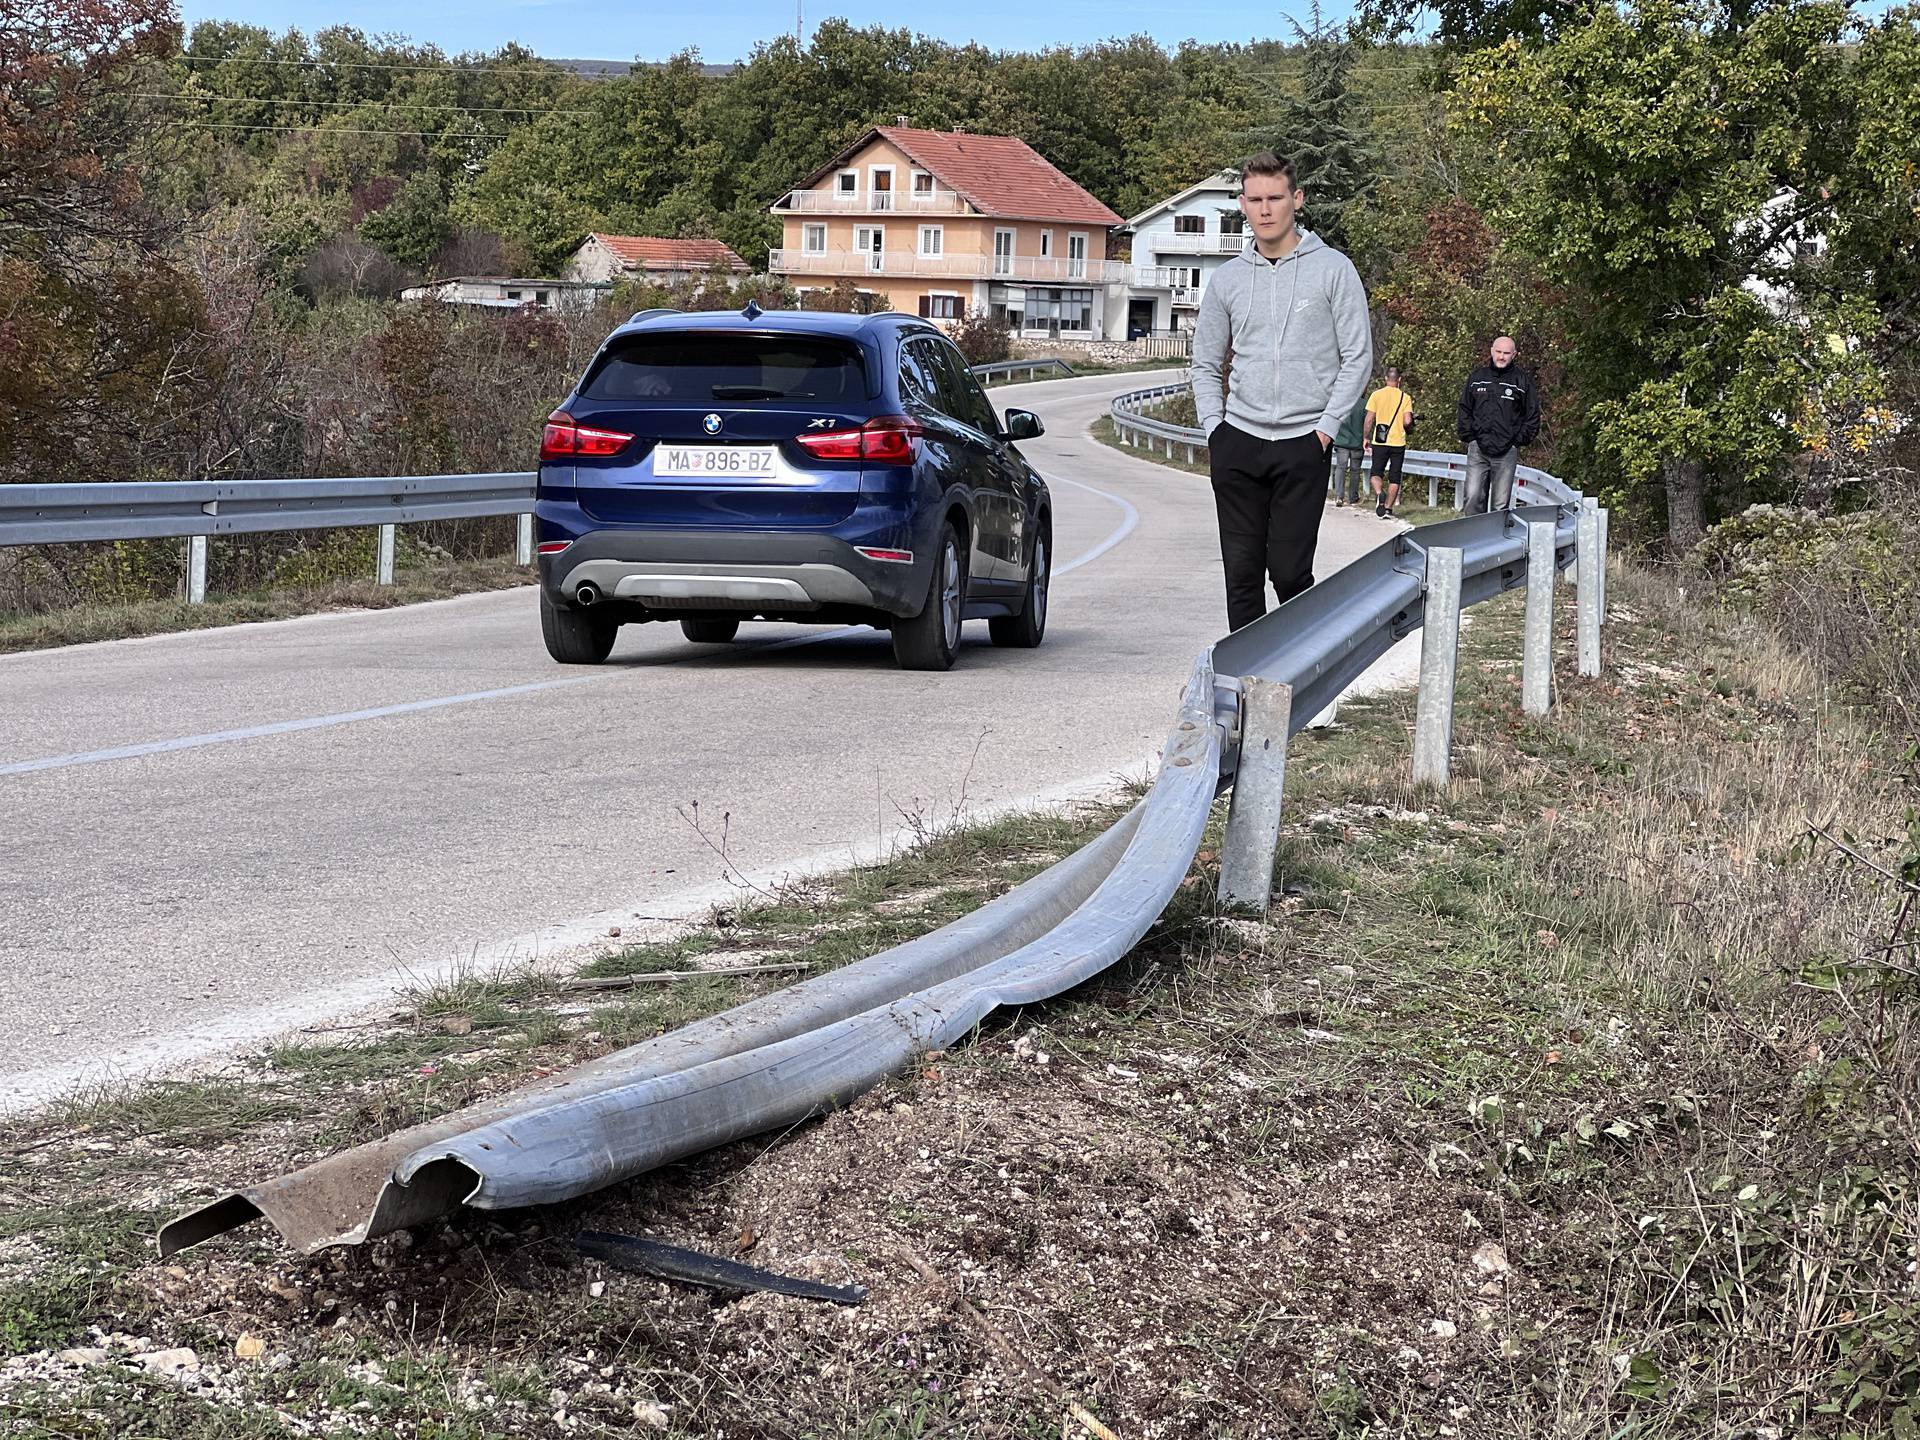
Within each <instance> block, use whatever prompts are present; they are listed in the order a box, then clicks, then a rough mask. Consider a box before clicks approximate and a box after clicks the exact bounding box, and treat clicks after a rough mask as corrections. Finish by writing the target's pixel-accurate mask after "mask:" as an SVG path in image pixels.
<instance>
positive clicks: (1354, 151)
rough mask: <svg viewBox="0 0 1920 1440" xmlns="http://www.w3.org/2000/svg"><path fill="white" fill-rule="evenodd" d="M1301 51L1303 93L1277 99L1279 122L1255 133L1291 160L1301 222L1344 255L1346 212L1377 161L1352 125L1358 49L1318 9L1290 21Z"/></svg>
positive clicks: (1368, 183) (1368, 185)
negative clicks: (1301, 203) (1302, 195)
mask: <svg viewBox="0 0 1920 1440" xmlns="http://www.w3.org/2000/svg"><path fill="white" fill-rule="evenodd" d="M1287 23H1288V24H1290V25H1291V26H1293V30H1294V34H1295V35H1296V36H1297V37H1298V38H1299V41H1300V45H1301V59H1302V62H1303V71H1304V73H1303V75H1302V77H1301V80H1302V93H1301V94H1300V95H1297V96H1296V95H1290V94H1283V95H1281V96H1279V97H1278V102H1279V104H1278V108H1279V112H1280V118H1279V119H1278V120H1277V121H1276V122H1275V123H1273V124H1270V125H1265V126H1261V127H1259V128H1258V129H1256V130H1255V131H1253V132H1251V134H1252V135H1253V137H1254V140H1255V143H1256V146H1257V147H1259V148H1270V149H1273V150H1275V151H1277V152H1278V153H1279V154H1280V155H1282V156H1284V157H1286V158H1288V159H1291V160H1292V161H1293V168H1294V177H1295V181H1296V183H1297V184H1298V186H1299V188H1300V189H1302V190H1304V191H1306V192H1307V204H1306V207H1305V208H1304V209H1303V210H1302V211H1301V216H1300V218H1301V223H1302V224H1303V225H1305V226H1306V228H1308V229H1309V230H1311V231H1313V233H1314V234H1316V235H1318V236H1320V238H1321V239H1323V240H1325V241H1326V242H1327V243H1328V244H1330V245H1335V246H1339V247H1341V248H1343V249H1344V248H1346V244H1347V237H1346V231H1345V227H1344V224H1343V221H1344V217H1345V215H1346V212H1347V207H1348V206H1350V205H1351V204H1353V202H1354V201H1355V200H1358V199H1360V198H1361V197H1362V196H1364V195H1366V194H1367V193H1368V192H1369V191H1370V190H1371V189H1372V188H1373V185H1374V177H1375V175H1376V173H1377V169H1378V161H1377V158H1376V157H1375V156H1374V155H1373V153H1372V151H1371V150H1370V149H1369V148H1368V146H1367V144H1366V142H1365V141H1363V140H1362V139H1361V138H1360V136H1359V135H1358V133H1357V132H1356V129H1355V126H1354V124H1353V112H1354V94H1353V90H1352V78H1353V66H1354V60H1355V58H1356V56H1355V46H1354V43H1353V41H1352V39H1351V38H1350V36H1349V34H1348V32H1347V30H1346V29H1345V27H1342V26H1338V25H1334V24H1331V23H1327V22H1324V21H1322V19H1321V18H1320V6H1319V5H1318V4H1317V3H1316V4H1315V5H1314V6H1313V10H1312V20H1311V23H1310V24H1308V25H1304V26H1303V25H1302V24H1301V23H1300V22H1299V21H1298V20H1294V19H1292V18H1291V17H1289V18H1288V21H1287Z"/></svg>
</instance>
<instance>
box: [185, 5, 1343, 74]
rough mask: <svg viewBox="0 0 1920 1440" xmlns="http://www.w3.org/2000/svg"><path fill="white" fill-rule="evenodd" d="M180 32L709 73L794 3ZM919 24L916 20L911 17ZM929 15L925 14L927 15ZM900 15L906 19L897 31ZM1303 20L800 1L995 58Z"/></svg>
mask: <svg viewBox="0 0 1920 1440" xmlns="http://www.w3.org/2000/svg"><path fill="white" fill-rule="evenodd" d="M180 9H181V18H182V19H184V20H185V21H186V23H187V25H188V26H189V27H191V26H192V25H193V24H194V23H195V22H196V21H200V20H237V21H241V22H244V23H246V24H249V25H264V26H265V27H267V28H268V29H269V30H272V31H274V32H275V33H278V32H280V31H283V30H286V29H288V28H290V27H291V28H298V29H300V30H302V31H304V32H306V33H307V34H309V35H311V34H312V33H313V32H314V31H316V30H322V29H325V28H326V27H327V26H329V25H352V26H354V27H356V28H358V29H360V30H363V31H365V32H366V33H367V34H369V35H381V34H388V33H393V34H400V35H404V36H406V37H407V38H409V39H412V40H415V41H419V42H422V43H431V44H435V45H438V46H439V47H440V48H441V49H442V50H445V51H447V52H449V53H458V52H460V51H463V50H474V51H481V50H495V49H498V48H499V47H500V46H502V45H504V44H506V43H507V42H508V41H510V40H517V41H519V42H520V43H521V44H522V45H525V46H526V47H527V48H529V49H531V50H533V51H534V52H535V53H536V54H540V55H552V56H566V57H579V58H588V59H596V60H632V59H636V58H638V59H643V60H664V59H666V58H667V57H668V56H670V55H673V54H675V53H677V52H679V51H681V50H685V49H689V48H697V49H698V50H699V51H700V54H701V57H702V58H703V59H705V60H708V61H710V62H718V63H724V62H726V61H730V60H739V59H742V58H744V57H745V56H746V55H747V54H748V52H750V51H751V50H752V48H753V46H754V44H755V42H756V41H760V40H768V39H771V38H773V37H774V36H776V35H790V34H792V33H793V25H794V6H793V0H705V3H700V4H692V5H688V4H679V5H669V4H652V5H619V4H605V3H599V4H596V3H593V0H417V3H414V4H407V5H394V4H391V3H375V0H226V3H221V0H181V6H180ZM1351 9H1352V6H1351V3H1350V0H1325V3H1323V6H1322V14H1323V15H1324V16H1325V17H1326V18H1328V19H1345V18H1346V16H1347V15H1348V14H1349V13H1350V12H1351ZM915 12H917V14H916V13H915ZM929 12H931V13H929ZM903 13H904V14H913V15H914V18H912V19H905V18H903ZM1288 13H1293V14H1297V15H1299V16H1300V17H1301V18H1302V19H1303V20H1304V19H1305V18H1306V16H1307V14H1308V7H1307V4H1306V0H1297V3H1296V0H1287V3H1286V4H1285V5H1283V6H1278V7H1276V6H1272V5H1256V4H1250V3H1245V0H1241V3H1233V0H1194V3H1191V4H1168V3H1166V0H1160V3H1152V0H1049V3H1047V4H1045V5H1043V6H1041V7H1040V8H1039V9H1038V10H1036V9H1035V8H1034V6H1033V4H1032V3H1031V0H974V3H972V4H970V5H953V6H913V7H908V8H907V9H906V10H905V11H904V12H903V7H901V6H899V5H898V4H884V3H881V0H860V3H857V4H848V3H846V0H834V3H831V4H830V3H828V0H817V3H816V0H808V3H807V5H806V26H807V29H808V32H809V33H811V31H812V28H813V26H814V25H816V24H818V23H819V22H820V21H821V20H824V19H826V18H827V17H829V16H831V15H839V16H843V17H845V18H846V19H847V20H850V21H852V22H853V23H854V24H856V25H875V24H882V25H889V26H898V25H908V26H910V27H911V28H913V29H916V30H919V31H921V32H923V33H925V34H928V35H933V36H937V37H938V38H940V39H942V40H951V41H955V42H964V41H968V40H978V41H979V42H980V43H981V44H983V45H986V46H988V47H989V48H991V49H995V50H1037V49H1040V48H1042V47H1043V46H1048V45H1087V44H1091V43H1092V42H1094V41H1096V40H1105V39H1109V38H1111V37H1114V36H1120V35H1132V34H1146V35H1151V36H1152V37H1153V38H1154V39H1156V40H1158V41H1160V42H1161V44H1163V45H1166V46H1168V47H1172V46H1174V45H1177V44H1178V43H1179V42H1180V41H1182V40H1188V39H1192V40H1201V41H1208V42H1212V41H1222V40H1228V41H1244V40H1251V39H1262V40H1265V39H1274V38H1281V39H1290V38H1291V37H1292V33H1293V32H1292V28H1291V27H1290V26H1288V25H1287V23H1286V21H1285V19H1284V18H1283V16H1284V15H1285V14H1288Z"/></svg>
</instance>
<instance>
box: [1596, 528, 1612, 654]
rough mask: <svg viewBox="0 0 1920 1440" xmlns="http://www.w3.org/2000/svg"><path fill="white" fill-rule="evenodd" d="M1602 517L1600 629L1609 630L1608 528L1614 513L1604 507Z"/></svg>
mask: <svg viewBox="0 0 1920 1440" xmlns="http://www.w3.org/2000/svg"><path fill="white" fill-rule="evenodd" d="M1599 515H1600V628H1601V629H1602V630H1605V629H1606V628H1607V528H1608V522H1609V521H1610V520H1611V519H1612V517H1613V512H1612V511H1610V510H1608V509H1607V507H1606V506H1604V505H1602V506H1601V507H1600V509H1599Z"/></svg>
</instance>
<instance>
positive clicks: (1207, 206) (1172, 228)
mask: <svg viewBox="0 0 1920 1440" xmlns="http://www.w3.org/2000/svg"><path fill="white" fill-rule="evenodd" d="M1239 192H1240V180H1239V177H1238V176H1236V175H1235V174H1233V173H1232V172H1231V171H1228V170H1222V171H1221V172H1220V173H1219V174H1217V175H1209V176H1208V177H1207V178H1206V179H1205V180H1202V181H1201V182H1200V183H1199V184H1198V185H1189V186H1188V187H1187V188H1186V189H1185V190H1182V191H1181V192H1180V193H1179V194H1178V195H1174V196H1171V197H1169V198H1168V199H1165V200H1162V201H1161V202H1160V203H1159V204H1158V205H1153V206H1149V207H1148V208H1147V209H1145V210H1142V211H1141V212H1140V213H1139V214H1138V215H1136V216H1134V217H1133V218H1132V219H1131V220H1129V221H1127V225H1126V228H1127V229H1128V230H1129V231H1131V232H1132V234H1133V266H1132V271H1131V273H1130V274H1129V276H1128V280H1127V286H1126V292H1125V302H1124V303H1125V310H1124V313H1122V314H1117V315H1116V314H1112V313H1109V315H1108V316H1107V333H1108V334H1110V335H1113V336H1115V337H1116V338H1117V337H1119V336H1122V335H1125V336H1129V337H1131V336H1135V335H1153V334H1162V335H1164V334H1166V333H1167V332H1169V331H1191V330H1192V329H1193V322H1194V318H1195V317H1196V316H1197V315H1198V314H1199V311H1200V297H1201V295H1202V294H1204V293H1205V291H1206V288H1207V279H1208V277H1209V276H1211V275H1212V274H1213V272H1214V271H1216V270H1218V269H1219V268H1220V267H1221V266H1222V265H1224V264H1225V263H1226V262H1227V260H1228V259H1230V258H1231V257H1232V256H1235V255H1238V254H1239V253H1240V251H1241V249H1242V248H1243V247H1244V246H1245V245H1246V243H1247V229H1246V224H1247V222H1246V217H1245V216H1243V215H1242V214H1241V213H1240V207H1239V205H1238V204H1237V203H1236V202H1235V199H1234V197H1235V196H1236V195H1238V194H1239Z"/></svg>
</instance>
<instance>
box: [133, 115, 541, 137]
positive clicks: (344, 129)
mask: <svg viewBox="0 0 1920 1440" xmlns="http://www.w3.org/2000/svg"><path fill="white" fill-rule="evenodd" d="M162 123H164V124H166V125H170V126H172V127H174V128H175V129H180V130H267V131H273V132H275V133H277V134H282V135H413V136H418V137H419V138H421V139H424V140H505V139H506V138H507V137H506V136H505V135H504V134H501V133H499V132H497V131H493V130H482V131H479V132H478V133H466V134H461V133H456V134H451V135H450V134H448V133H447V132H446V131H445V130H384V129H377V128H373V127H363V126H347V125H329V126H327V127H325V128H324V129H323V128H321V127H320V126H318V125H244V124H241V123H240V122H239V121H236V120H199V119H194V118H191V117H188V118H184V119H180V120H167V121H164V122H162Z"/></svg>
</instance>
